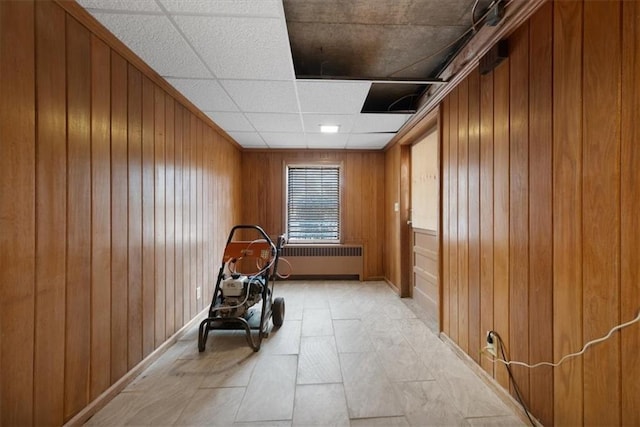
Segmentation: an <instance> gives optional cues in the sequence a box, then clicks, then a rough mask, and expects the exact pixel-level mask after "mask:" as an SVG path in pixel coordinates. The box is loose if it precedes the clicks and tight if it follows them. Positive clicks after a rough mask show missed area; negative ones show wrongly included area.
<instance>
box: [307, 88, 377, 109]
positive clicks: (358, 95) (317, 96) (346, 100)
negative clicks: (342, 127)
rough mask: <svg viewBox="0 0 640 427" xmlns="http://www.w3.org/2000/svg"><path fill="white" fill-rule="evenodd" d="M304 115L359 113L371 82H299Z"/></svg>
mask: <svg viewBox="0 0 640 427" xmlns="http://www.w3.org/2000/svg"><path fill="white" fill-rule="evenodd" d="M296 84H297V86H298V96H299V97H300V108H302V112H303V113H333V114H355V113H359V112H360V110H361V109H362V105H363V104H364V100H365V98H366V97H367V93H369V87H370V86H371V82H363V81H357V82H347V81H343V80H340V81H337V80H327V81H317V80H313V81H309V80H299V81H297V83H296Z"/></svg>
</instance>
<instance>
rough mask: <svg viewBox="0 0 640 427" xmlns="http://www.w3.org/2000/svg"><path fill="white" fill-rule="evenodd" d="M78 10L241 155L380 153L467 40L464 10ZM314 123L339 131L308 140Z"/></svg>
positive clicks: (235, 6) (114, 0) (254, 1)
mask: <svg viewBox="0 0 640 427" xmlns="http://www.w3.org/2000/svg"><path fill="white" fill-rule="evenodd" d="M78 2H79V3H80V5H81V6H83V7H84V8H86V9H87V10H88V11H89V12H90V13H91V14H92V15H93V16H94V17H95V18H96V19H97V20H98V21H99V22H101V23H102V24H103V25H104V26H105V27H106V28H107V29H108V30H109V31H111V32H112V33H113V34H114V35H115V36H116V37H118V38H119V39H120V40H121V41H122V42H123V43H124V44H125V45H127V46H128V47H129V48H130V49H131V50H132V51H133V52H135V53H136V54H137V55H138V56H139V57H140V58H142V59H143V60H144V61H145V62H146V63H147V64H148V65H149V66H151V67H152V68H153V69H154V70H155V71H156V72H158V74H160V75H161V76H163V77H164V78H165V79H166V80H167V81H168V82H169V83H170V84H171V85H173V86H174V87H175V88H176V89H177V90H179V91H180V92H181V93H182V94H183V95H185V97H187V98H188V99H189V100H190V101H191V102H192V103H193V104H194V105H196V106H197V107H198V108H200V109H201V110H202V111H203V112H204V113H205V114H207V115H208V116H209V117H210V118H211V119H212V120H213V121H214V122H215V123H216V124H218V125H219V126H220V127H221V128H223V129H224V130H225V131H226V132H227V133H228V134H229V135H231V137H233V138H234V139H235V140H236V141H237V142H238V143H239V144H240V145H241V146H243V147H245V148H273V149H280V148H296V149H306V148H330V149H380V148H383V147H384V146H385V145H386V144H387V143H388V142H389V141H390V140H391V139H392V138H393V136H394V135H395V133H396V132H397V131H398V130H399V129H400V128H401V127H402V126H403V124H404V123H406V122H407V120H409V119H410V118H411V115H412V112H413V111H415V109H414V107H413V106H412V102H414V101H415V100H416V98H418V97H419V95H420V94H421V93H422V92H423V91H424V90H425V89H426V88H428V87H429V85H428V84H426V83H425V84H416V83H415V82H413V81H414V80H415V81H418V83H423V82H428V81H431V80H433V79H437V77H438V76H437V74H438V72H439V71H440V70H441V69H442V67H443V66H444V65H446V63H447V61H448V60H450V59H451V56H452V55H453V54H454V53H455V51H456V50H457V49H458V48H459V47H460V46H461V45H462V44H463V43H464V42H465V41H466V38H467V37H468V36H469V35H470V31H469V29H470V27H471V10H472V8H473V4H474V0H78ZM478 3H479V4H478V9H479V10H482V8H484V7H486V6H487V3H488V1H486V0H482V1H480V2H478ZM477 15H478V13H476V16H477ZM402 80H412V83H413V84H411V85H408V86H407V87H405V88H403V87H402V86H400V85H398V82H399V81H402ZM372 88H373V89H372ZM365 101H367V105H368V107H366V108H365ZM372 102H373V104H371V103H372ZM376 102H377V103H376ZM385 102H386V104H385ZM389 104H392V105H391V107H389ZM363 108H364V111H376V112H363ZM321 124H334V125H339V126H340V127H339V132H338V133H336V134H323V133H320V125H321Z"/></svg>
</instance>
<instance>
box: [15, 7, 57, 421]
mask: <svg viewBox="0 0 640 427" xmlns="http://www.w3.org/2000/svg"><path fill="white" fill-rule="evenodd" d="M35 13H36V15H35V16H36V17H35V21H36V62H37V63H38V64H39V65H38V67H37V70H36V71H37V72H36V91H37V94H38V96H37V104H36V108H37V110H38V111H40V112H41V113H40V114H38V119H37V124H36V126H37V152H36V190H37V191H36V232H37V235H38V238H37V240H36V299H35V322H36V325H48V326H47V327H46V328H43V327H36V329H35V334H36V335H35V354H34V393H33V405H34V408H37V410H34V414H33V415H34V418H33V421H34V424H36V425H56V424H58V425H59V424H62V423H63V421H64V413H63V408H64V360H65V359H64V356H65V355H64V345H61V344H60V343H64V342H65V287H66V239H64V238H60V236H61V235H62V236H65V235H66V227H67V147H66V145H67V122H66V117H67V112H66V64H65V57H66V53H65V52H66V41H65V31H64V29H65V13H64V11H63V10H62V9H60V8H59V7H58V6H56V5H55V4H53V3H48V2H46V3H45V2H37V3H36V4H35ZM3 93H4V92H3ZM4 230H6V229H5V228H4V227H3V232H4Z"/></svg>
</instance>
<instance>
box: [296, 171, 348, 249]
mask: <svg viewBox="0 0 640 427" xmlns="http://www.w3.org/2000/svg"><path fill="white" fill-rule="evenodd" d="M287 234H288V237H289V240H290V241H296V240H298V241H299V240H304V241H334V242H335V241H339V240H340V167H339V166H288V167H287Z"/></svg>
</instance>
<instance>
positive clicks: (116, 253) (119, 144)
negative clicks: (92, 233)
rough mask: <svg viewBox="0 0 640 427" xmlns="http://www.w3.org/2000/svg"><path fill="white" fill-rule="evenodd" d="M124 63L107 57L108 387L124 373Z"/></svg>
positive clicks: (125, 302) (125, 214) (125, 239)
mask: <svg viewBox="0 0 640 427" xmlns="http://www.w3.org/2000/svg"><path fill="white" fill-rule="evenodd" d="M127 187H128V174H127V63H126V62H125V60H124V59H123V58H122V57H121V56H119V55H117V54H115V53H113V52H112V53H111V337H112V340H111V384H113V383H114V382H116V381H117V380H118V379H119V378H121V377H122V376H123V375H124V374H125V373H126V372H127V370H128V369H127V354H128V348H127V347H128V334H127V319H128V315H127V301H128V294H127V283H128V277H129V273H128V263H127V246H128V240H127V230H128V225H127V224H128V220H127V218H128V216H127V215H128V214H127V213H128V203H129V198H128V194H127Z"/></svg>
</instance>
